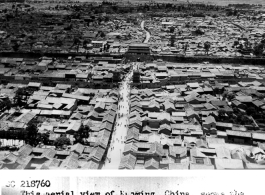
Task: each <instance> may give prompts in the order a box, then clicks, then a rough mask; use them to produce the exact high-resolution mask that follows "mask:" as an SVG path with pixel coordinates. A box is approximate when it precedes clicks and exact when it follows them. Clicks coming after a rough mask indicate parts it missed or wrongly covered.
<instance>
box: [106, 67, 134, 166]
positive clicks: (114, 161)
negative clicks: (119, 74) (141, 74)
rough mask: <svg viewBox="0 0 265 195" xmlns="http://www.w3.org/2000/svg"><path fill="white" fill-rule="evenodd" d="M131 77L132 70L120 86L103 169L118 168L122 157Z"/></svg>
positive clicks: (127, 122) (127, 123)
mask: <svg viewBox="0 0 265 195" xmlns="http://www.w3.org/2000/svg"><path fill="white" fill-rule="evenodd" d="M131 77H132V72H130V73H129V74H128V75H127V76H126V78H125V79H124V80H123V81H122V84H121V87H120V102H119V111H118V115H119V116H120V117H118V118H117V121H116V125H115V127H114V129H115V130H114V133H113V137H112V142H111V144H110V148H109V151H108V155H107V160H106V163H105V165H104V166H103V169H118V168H119V164H120V161H121V157H122V152H123V149H124V145H125V144H124V141H125V140H126V135H127V130H128V125H129V121H128V117H127V115H128V114H129V91H130V86H129V81H130V78H131Z"/></svg>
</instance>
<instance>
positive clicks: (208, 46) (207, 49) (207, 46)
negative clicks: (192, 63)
mask: <svg viewBox="0 0 265 195" xmlns="http://www.w3.org/2000/svg"><path fill="white" fill-rule="evenodd" d="M210 47H211V44H210V42H209V41H206V42H205V43H204V49H205V54H206V55H209V50H210Z"/></svg>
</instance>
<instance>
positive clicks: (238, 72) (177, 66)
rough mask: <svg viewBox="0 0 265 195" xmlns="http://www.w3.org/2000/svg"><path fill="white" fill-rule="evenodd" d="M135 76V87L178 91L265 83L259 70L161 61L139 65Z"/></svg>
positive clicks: (256, 67)
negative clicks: (189, 86) (200, 85)
mask: <svg viewBox="0 0 265 195" xmlns="http://www.w3.org/2000/svg"><path fill="white" fill-rule="evenodd" d="M138 67H139V68H138V69H137V70H136V71H135V72H134V76H133V82H134V83H133V85H134V86H137V87H140V88H141V87H142V88H156V87H161V86H162V87H163V86H166V88H167V89H172V90H173V91H174V90H175V87H174V84H182V83H184V84H185V83H186V82H187V81H205V80H208V81H209V82H214V81H215V80H217V81H220V82H228V81H229V82H232V83H234V84H236V81H238V82H239V81H244V80H245V81H254V80H263V79H264V76H265V75H264V68H263V67H258V66H247V65H243V66H233V65H231V64H218V65H215V64H210V63H207V62H205V63H197V64H192V63H190V64H189V63H169V62H168V63H167V62H164V61H161V60H157V61H154V62H152V63H139V65H138Z"/></svg>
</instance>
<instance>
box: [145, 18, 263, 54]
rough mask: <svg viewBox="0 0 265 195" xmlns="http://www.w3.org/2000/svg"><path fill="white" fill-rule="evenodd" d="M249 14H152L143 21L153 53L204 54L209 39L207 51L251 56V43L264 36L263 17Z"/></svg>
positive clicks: (253, 44) (252, 44)
mask: <svg viewBox="0 0 265 195" xmlns="http://www.w3.org/2000/svg"><path fill="white" fill-rule="evenodd" d="M252 17H254V16H249V15H247V14H246V15H242V16H240V17H234V16H219V17H217V18H215V17H210V16H208V17H192V16H190V17H153V18H152V19H150V20H149V21H146V27H147V28H148V29H149V30H150V32H151V39H150V41H149V44H150V47H151V49H152V52H153V53H156V54H161V55H163V54H165V55H169V54H185V55H188V56H197V55H205V48H204V43H206V42H209V43H210V45H211V47H210V50H209V53H208V54H209V55H213V56H225V57H234V56H253V47H254V46H255V45H257V44H258V43H259V42H260V41H261V40H262V39H263V34H264V30H263V29H264V25H265V21H264V19H259V20H258V19H252ZM186 44H187V45H188V47H187V49H186V51H184V46H185V45H186Z"/></svg>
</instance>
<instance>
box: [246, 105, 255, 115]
mask: <svg viewBox="0 0 265 195" xmlns="http://www.w3.org/2000/svg"><path fill="white" fill-rule="evenodd" d="M246 112H247V115H255V114H256V112H257V111H256V109H255V108H254V107H252V106H250V107H248V108H247V110H246Z"/></svg>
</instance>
